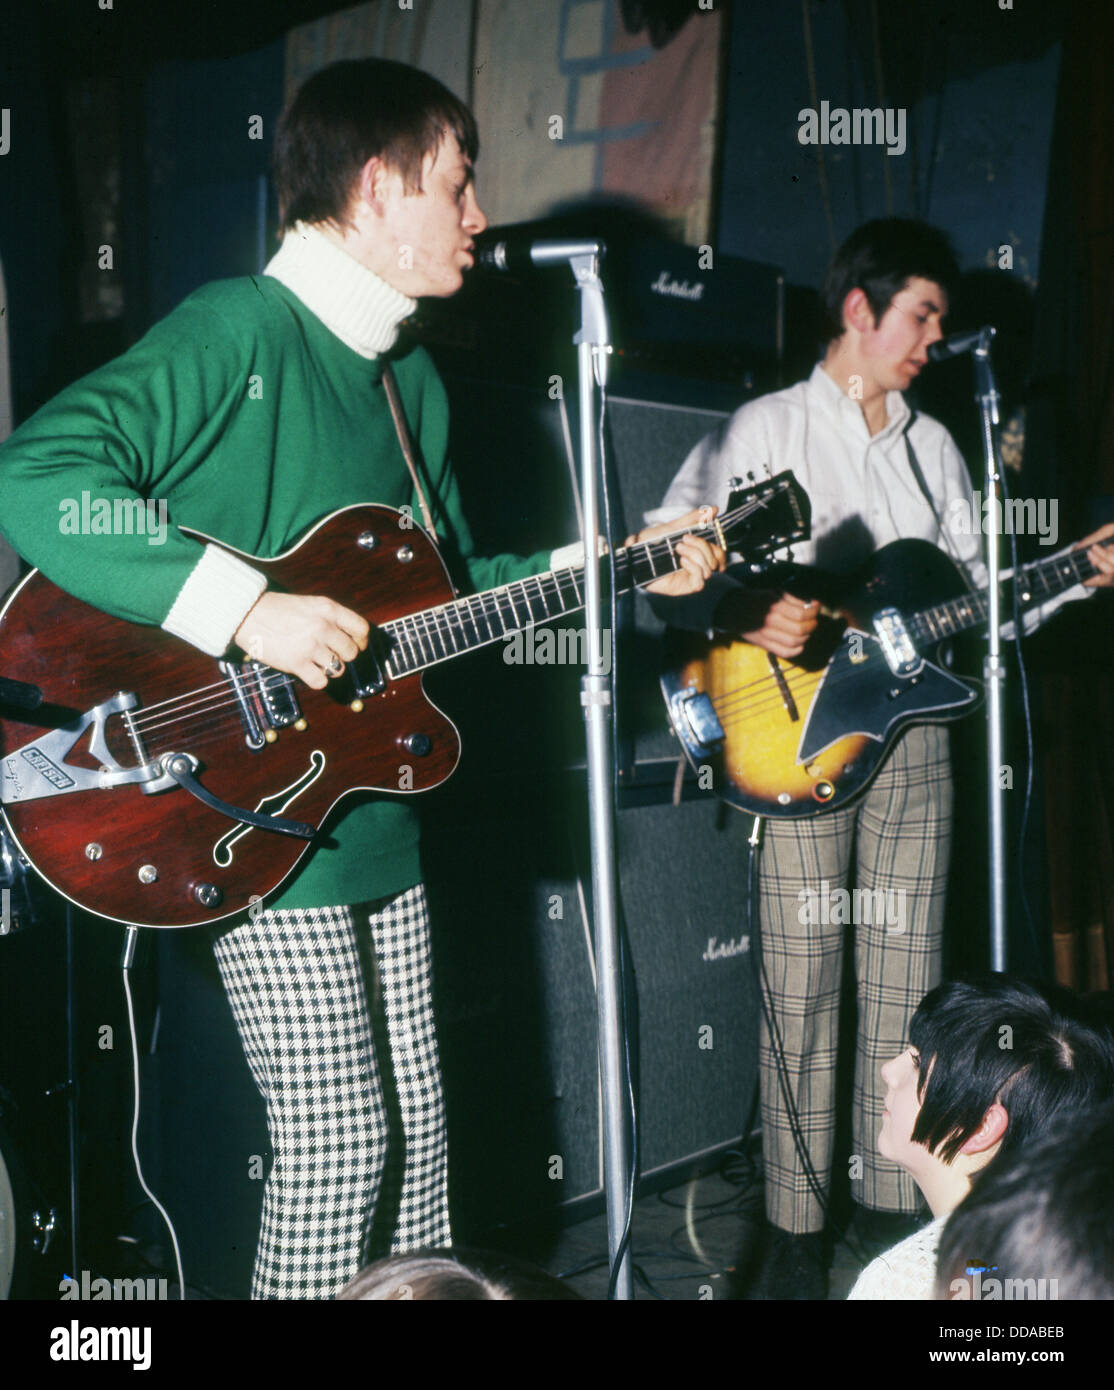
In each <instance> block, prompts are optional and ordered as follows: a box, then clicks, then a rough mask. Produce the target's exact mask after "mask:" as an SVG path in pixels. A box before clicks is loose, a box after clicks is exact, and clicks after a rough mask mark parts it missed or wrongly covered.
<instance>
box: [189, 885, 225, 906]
mask: <svg viewBox="0 0 1114 1390" xmlns="http://www.w3.org/2000/svg"><path fill="white" fill-rule="evenodd" d="M193 896H194V897H195V898H196V899H197V901H198V902H199V903H200V904H201V906H202V907H220V905H221V903H222V902H223V901H224V894H223V893H222V892H221V890H220V889H219V888H218V887H217V885H216V884H215V883H199V884H197V886H196V887H195V888H194V890H193Z"/></svg>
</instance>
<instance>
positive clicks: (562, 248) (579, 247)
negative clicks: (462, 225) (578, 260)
mask: <svg viewBox="0 0 1114 1390" xmlns="http://www.w3.org/2000/svg"><path fill="white" fill-rule="evenodd" d="M606 250H607V247H606V246H605V245H604V243H603V242H602V241H572V240H568V239H565V238H560V237H558V238H553V239H548V240H542V241H536V240H534V239H533V238H531V237H527V236H524V235H523V234H522V233H521V232H518V233H515V232H512V233H511V234H510V235H509V236H505V237H500V238H499V240H497V241H482V240H481V241H480V242H479V243H477V246H476V265H477V266H478V267H480V268H481V269H483V270H498V271H500V272H506V271H515V270H542V269H545V268H546V267H547V266H554V265H567V264H568V262H569V261H570V260H571V259H572V257H573V256H603V254H604V253H605V252H606Z"/></svg>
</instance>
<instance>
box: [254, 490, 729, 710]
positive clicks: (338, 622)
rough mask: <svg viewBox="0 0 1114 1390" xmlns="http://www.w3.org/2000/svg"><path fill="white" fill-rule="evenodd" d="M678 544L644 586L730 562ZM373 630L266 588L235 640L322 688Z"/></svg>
mask: <svg viewBox="0 0 1114 1390" xmlns="http://www.w3.org/2000/svg"><path fill="white" fill-rule="evenodd" d="M715 514H716V509H715V507H697V508H694V509H693V510H692V511H691V512H688V513H687V514H686V515H685V516H682V517H679V518H678V519H677V520H676V521H672V522H669V523H667V524H665V525H661V526H650V527H647V528H646V529H645V530H643V531H640V532H639V533H638V535H637V536H629V537H628V538H627V540H626V541H624V543H623V544H624V545H633V544H634V543H635V542H636V541H648V540H653V539H655V537H658V536H664V535H667V534H670V533H675V532H676V530H677V528H678V527H679V526H687V525H693V526H698V525H699V526H707V525H708V523H709V522H710V521H711V519H712V518H713V517H714V516H715ZM675 550H676V554H677V558H678V559H679V560H680V567H679V568H678V569H677V570H675V571H674V572H673V573H672V574H668V575H663V576H662V578H661V579H658V580H655V581H654V583H653V584H647V585H646V588H648V589H653V590H655V591H657V592H660V593H665V594H670V595H672V596H673V597H679V596H682V595H684V594H692V593H697V592H698V591H699V590H700V589H702V588H703V587H704V585H705V584H706V583H707V581H708V577H709V575H711V574H712V572H713V571H714V570H722V569H723V568H724V567H725V566H726V564H727V556H726V555H725V554H724V552H723V550H722V549H721V548H720V547H719V546H718V545H714V544H712V543H711V542H709V541H707V540H704V539H703V538H702V537H700V536H694V535H685V536H683V537H682V538H681V539H680V540H679V541H678V542H677V543H676V545H675ZM370 631H371V629H370V628H369V627H368V624H367V623H366V622H365V620H364V619H363V618H361V617H360V615H359V614H358V613H354V612H353V611H352V609H351V608H345V607H344V606H343V605H342V604H339V603H334V602H333V601H332V599H327V598H321V597H318V596H313V595H310V594H283V593H276V592H274V591H273V590H268V591H267V592H265V593H263V594H261V595H260V596H259V598H258V600H257V601H256V603H255V606H254V607H253V608H252V609H251V611H250V612H249V613H248V615H247V617H246V618H245V619H244V621H243V622H242V623H241V624H240V626H239V627H238V628H237V629H236V632H235V635H234V638H233V640H234V641H235V643H236V645H237V646H238V647H239V648H240V650H241V651H243V652H246V653H247V655H248V656H249V657H251V658H252V660H253V661H261V662H263V663H264V665H266V666H273V667H274V668H275V670H277V671H285V672H287V673H288V674H289V675H291V676H297V677H298V679H299V680H302V681H305V683H306V685H308V686H309V687H310V688H311V689H313V690H324V688H325V686H326V685H327V684H328V682H329V678H330V677H336V676H339V675H341V674H342V673H343V671H344V663H346V662H349V661H354V660H355V658H356V656H357V655H358V653H359V652H362V651H366V650H367V644H368V636H369V633H370Z"/></svg>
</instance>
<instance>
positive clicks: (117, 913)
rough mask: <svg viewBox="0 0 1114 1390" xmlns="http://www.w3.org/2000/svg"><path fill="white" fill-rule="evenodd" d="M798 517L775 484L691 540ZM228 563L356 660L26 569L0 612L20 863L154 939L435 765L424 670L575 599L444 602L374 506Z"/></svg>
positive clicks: (271, 886)
mask: <svg viewBox="0 0 1114 1390" xmlns="http://www.w3.org/2000/svg"><path fill="white" fill-rule="evenodd" d="M807 517H808V500H807V498H806V497H805V496H804V494H803V493H802V492H801V490H800V488H799V487H798V485H797V484H796V482H795V481H794V480H793V478H792V476H791V475H790V474H788V473H785V474H781V475H779V477H778V478H775V479H772V480H771V481H770V482H768V483H762V484H759V485H758V486H757V487H755V488H752V489H749V490H748V492H747V493H744V494H742V495H741V496H740V497H739V499H738V500H737V502H736V503H735V505H733V507H732V508H731V509H730V510H729V511H728V512H727V513H726V514H725V515H724V516H722V517H718V518H716V519H714V520H713V521H712V522H710V523H709V525H708V526H707V527H704V528H698V534H702V535H705V536H707V537H708V538H709V539H713V540H716V541H719V542H720V543H723V544H725V545H728V546H730V547H731V548H732V549H735V550H739V551H742V552H743V553H746V554H748V555H752V554H753V555H756V556H757V555H762V554H767V553H769V552H770V551H771V550H772V549H774V548H775V547H777V546H780V545H784V544H787V543H789V541H791V540H793V539H802V538H803V537H804V536H807V534H808V521H807ZM403 521H405V525H403V524H402V523H403ZM195 534H196V533H195ZM681 534H682V533H681V532H677V533H676V534H674V535H668V536H664V537H661V538H660V539H657V540H654V541H646V542H639V543H636V544H634V545H631V546H627V547H626V548H625V549H623V550H621V551H619V552H618V553H617V554H616V556H615V564H616V571H617V574H618V577H619V585H620V588H622V589H628V588H633V587H636V586H637V585H640V584H646V583H648V582H650V581H651V580H653V579H655V578H657V577H659V576H661V575H664V574H668V573H670V572H672V571H673V570H675V569H677V568H678V566H679V563H680V561H679V560H678V558H677V554H676V550H675V542H676V541H677V539H679V537H680V535H681ZM199 538H200V539H203V540H209V539H211V538H209V537H199ZM245 558H248V559H250V560H251V561H252V563H253V564H255V565H257V566H259V567H260V568H261V569H263V570H264V572H265V573H266V574H267V576H268V582H269V583H270V584H272V586H274V587H278V588H282V589H285V590H287V591H288V592H291V593H304V594H324V595H328V596H329V597H330V598H333V599H335V600H336V601H337V602H338V603H341V604H343V605H344V606H345V607H348V608H351V609H353V610H355V611H356V612H358V613H362V614H363V615H364V616H365V617H366V618H367V620H368V621H369V623H371V625H372V632H373V637H372V641H371V643H370V644H369V649H368V651H367V652H366V653H363V654H362V655H361V657H360V658H358V659H357V660H356V661H355V662H352V663H350V664H349V665H348V666H347V668H346V670H345V672H344V674H343V675H342V676H341V677H339V678H338V679H336V680H334V681H330V683H329V685H328V687H327V688H326V689H325V690H321V691H316V690H311V689H309V688H308V687H307V686H304V685H302V684H301V683H300V682H298V681H296V680H295V679H294V678H293V677H290V676H287V675H284V674H283V673H282V672H280V671H276V670H274V669H272V668H270V667H267V666H262V665H260V663H258V662H256V661H239V662H237V661H220V662H216V661H213V660H212V659H210V658H208V657H206V656H204V655H203V654H202V653H200V652H198V651H196V650H195V649H194V648H192V647H189V646H187V645H186V644H185V643H183V642H180V641H178V640H177V639H176V638H173V637H169V636H168V635H167V634H166V633H164V632H162V631H161V630H159V629H156V628H150V627H141V626H137V625H136V624H133V623H129V622H125V621H123V620H122V619H119V618H113V617H110V616H108V615H107V614H104V613H102V612H100V611H99V610H97V609H95V608H92V607H90V606H89V605H88V604H85V603H82V602H81V601H80V600H78V599H74V598H71V597H70V596H68V595H67V594H64V593H63V592H62V591H61V590H60V589H58V588H57V587H56V586H55V585H54V584H52V583H51V582H50V581H49V580H48V579H46V578H45V577H44V576H43V575H42V574H41V573H39V572H38V571H32V572H31V574H29V575H28V576H27V577H26V578H25V579H24V580H23V582H22V583H21V584H20V585H19V587H18V588H17V589H16V590H15V592H14V593H13V594H12V596H11V597H10V598H9V600H8V603H7V605H6V606H5V608H4V610H3V612H2V613H0V665H2V666H3V669H4V672H5V674H6V675H8V676H10V677H12V678H14V679H17V680H24V681H28V682H30V683H32V684H34V685H37V686H39V687H40V689H41V690H42V691H43V695H44V702H43V704H42V705H41V706H40V707H39V708H38V709H37V710H36V711H35V712H34V713H33V714H28V715H24V716H22V717H21V718H20V719H2V720H0V738H2V740H3V743H2V749H3V754H4V756H3V757H2V758H0V802H2V803H3V808H4V815H5V818H6V820H7V822H8V825H9V826H10V828H11V832H12V835H13V836H14V838H15V839H16V841H17V842H18V844H19V847H20V849H21V850H22V852H23V853H24V854H25V855H26V856H27V858H28V859H29V860H30V861H31V863H32V864H33V865H34V866H35V868H36V869H38V871H39V872H40V873H41V874H42V876H43V877H44V878H45V879H46V880H47V881H48V882H49V883H50V884H52V886H53V887H55V888H56V889H57V890H58V891H59V892H61V893H63V894H64V895H65V896H66V897H68V898H70V899H71V900H72V901H74V902H75V903H77V904H78V905H79V906H81V907H84V908H86V909H88V910H89V911H92V912H96V913H98V914H100V915H101V916H104V917H108V918H111V919H113V920H116V921H122V922H134V923H137V924H138V925H140V926H164V927H184V926H194V925H197V924H199V923H202V922H213V921H219V920H221V919H222V918H225V917H230V916H233V915H235V914H237V913H242V912H245V911H246V910H247V909H248V907H249V905H250V904H251V903H252V902H253V901H258V900H259V899H260V897H265V896H266V895H267V894H270V893H272V892H273V891H274V890H275V889H276V888H277V887H278V886H279V885H280V884H281V883H282V882H283V880H284V879H285V878H287V877H288V876H289V874H290V873H291V872H292V871H293V869H294V867H295V866H296V864H297V862H298V860H299V859H300V858H301V857H302V855H304V854H305V853H306V851H307V850H308V848H309V845H310V842H311V841H312V839H313V837H314V836H315V835H316V834H317V832H318V830H319V828H320V827H321V826H322V824H323V822H324V821H325V819H326V817H327V816H328V815H329V813H330V812H331V811H332V810H333V808H334V807H335V806H336V805H337V803H338V802H339V801H340V800H341V799H342V798H343V797H344V796H346V795H347V794H348V793H349V792H356V791H364V792H376V793H381V794H383V795H405V794H407V793H410V792H418V791H425V790H428V789H429V788H431V787H434V786H437V785H438V784H439V783H441V782H443V781H444V780H445V779H446V778H447V777H449V776H450V775H451V774H452V772H453V770H454V769H455V767H456V765H457V762H458V761H459V757H460V740H459V736H458V734H457V731H456V729H455V727H454V726H453V724H452V722H451V721H450V720H449V719H448V718H447V717H446V716H445V715H444V714H443V713H442V712H441V711H440V710H439V709H437V708H436V706H435V705H433V704H432V703H431V702H430V701H429V700H428V699H427V698H426V695H425V692H424V690H423V688H422V673H423V672H424V671H425V670H426V668H427V667H430V666H434V665H437V664H439V663H440V662H443V661H448V660H451V659H452V658H453V657H456V656H461V655H463V654H464V653H466V652H469V651H472V650H474V649H475V648H477V647H482V646H486V645H488V644H490V643H494V642H497V641H503V640H504V639H505V638H506V637H507V636H508V634H510V633H513V632H516V631H521V630H524V629H527V628H531V627H533V626H534V625H536V624H538V623H542V622H546V621H547V620H548V619H551V618H555V617H558V616H560V615H563V614H565V613H570V612H574V611H576V610H578V609H580V608H581V607H582V606H583V601H584V600H583V592H584V585H583V579H584V569H583V566H570V567H567V568H563V569H559V570H553V571H551V572H549V573H547V574H540V575H534V576H531V577H529V578H527V579H522V580H517V581H515V582H513V583H510V584H505V585H502V586H501V587H499V588H496V589H490V590H488V591H486V592H485V593H481V594H474V595H471V596H469V597H466V598H457V597H456V596H455V594H454V591H453V588H452V584H451V582H450V579H449V576H448V573H447V571H446V570H445V567H444V564H443V563H442V560H441V557H440V555H439V554H438V552H437V548H436V546H435V545H434V543H433V541H432V540H431V539H430V538H429V536H427V535H426V533H425V532H424V531H423V530H421V528H420V527H417V526H415V525H414V524H413V523H412V521H411V520H410V519H409V518H403V517H402V516H401V514H400V513H398V512H396V511H394V510H393V509H392V508H390V507H376V506H355V507H347V508H345V509H343V510H342V511H339V512H335V513H333V514H332V515H331V516H329V517H326V518H325V519H324V520H322V521H321V522H319V523H318V524H317V525H316V526H315V527H313V528H312V529H311V530H310V531H309V532H308V533H307V535H306V536H304V537H303V538H302V539H301V540H300V541H299V542H298V544H297V545H295V546H294V547H292V548H291V549H290V550H289V551H287V552H286V553H285V554H283V555H280V556H278V557H277V558H275V559H273V560H259V559H256V558H255V557H251V556H248V557H245ZM75 637H77V638H78V639H79V640H76V641H75ZM295 817H296V819H295Z"/></svg>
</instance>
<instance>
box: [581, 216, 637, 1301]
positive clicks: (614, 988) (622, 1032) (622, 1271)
mask: <svg viewBox="0 0 1114 1390" xmlns="http://www.w3.org/2000/svg"><path fill="white" fill-rule="evenodd" d="M603 249H604V248H603V246H602V244H600V245H598V246H596V247H593V248H591V249H588V248H577V250H576V252H575V253H574V254H572V255H570V257H569V264H570V266H571V267H572V272H573V275H574V276H575V277H576V284H577V289H578V290H579V292H580V331H579V333H577V334H576V336H575V338H574V339H573V342H574V343H575V344H576V348H577V366H578V371H579V381H580V396H579V400H580V477H581V484H580V485H581V494H582V497H583V503H584V559H585V564H584V598H585V618H584V621H585V626H586V628H587V638H588V670H587V673H586V674H585V675H584V676H582V677H581V681H580V703H581V705H582V706H583V708H584V723H585V725H586V726H587V752H588V816H589V844H590V850H591V861H592V905H593V918H594V937H595V952H596V1003H597V1010H598V1015H599V1065H600V1081H601V1084H602V1092H603V1133H604V1195H605V1199H606V1203H607V1248H608V1257H609V1264H610V1266H611V1273H612V1282H613V1284H614V1288H615V1297H616V1298H617V1299H632V1298H633V1297H634V1288H633V1283H632V1279H631V1261H630V1251H629V1249H627V1250H624V1252H623V1254H622V1256H621V1258H620V1256H619V1251H620V1247H621V1246H622V1243H623V1236H624V1233H625V1230H626V1225H627V1212H628V1208H629V1206H630V1204H631V1202H632V1200H633V1193H632V1191H631V1186H632V1185H633V1182H634V1174H633V1173H632V1172H631V1136H630V1133H629V1130H628V1126H627V1119H626V1106H625V1103H624V1102H625V1097H626V1089H627V1088H626V1084H625V1080H624V1078H625V1075H626V1069H625V1054H626V1047H625V1037H626V1026H625V1019H624V1016H623V1007H622V982H621V977H620V963H619V918H618V911H617V902H616V886H615V817H614V800H613V792H612V766H613V763H612V738H613V730H612V726H613V722H614V714H613V709H612V704H611V679H610V663H608V662H606V661H605V656H604V654H605V653H609V652H610V651H611V644H610V643H608V644H606V645H605V643H604V640H603V636H604V614H603V599H602V594H601V588H600V564H599V560H598V555H599V497H598V491H597V480H598V478H599V477H600V476H601V473H602V460H601V459H600V457H599V447H598V443H599V436H598V430H599V422H600V411H599V403H598V399H597V385H598V388H599V390H601V391H602V389H603V387H604V386H605V385H606V381H607V357H608V354H609V352H610V351H611V343H610V337H609V331H608V323H607V310H606V308H605V306H604V300H603V281H602V280H601V279H600V270H599V263H600V256H601V254H602V252H603ZM617 1260H618V1261H619V1267H618V1270H617V1271H616V1261H617Z"/></svg>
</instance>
